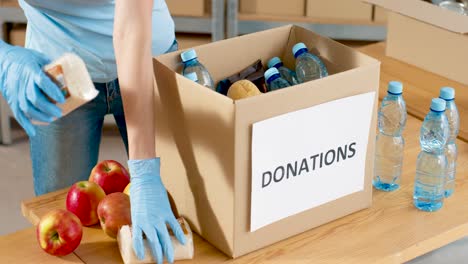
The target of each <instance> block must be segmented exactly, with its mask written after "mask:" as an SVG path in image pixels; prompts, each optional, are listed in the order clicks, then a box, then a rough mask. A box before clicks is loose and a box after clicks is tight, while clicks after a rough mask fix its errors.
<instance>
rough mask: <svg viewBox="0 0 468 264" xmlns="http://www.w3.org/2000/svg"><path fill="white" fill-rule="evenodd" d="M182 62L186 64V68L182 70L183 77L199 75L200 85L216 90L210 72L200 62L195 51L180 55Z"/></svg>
mask: <svg viewBox="0 0 468 264" xmlns="http://www.w3.org/2000/svg"><path fill="white" fill-rule="evenodd" d="M180 57H181V58H182V62H183V63H184V68H183V70H182V75H184V76H187V74H189V73H191V72H194V73H196V74H197V78H198V81H197V82H198V83H199V84H201V85H203V86H205V87H208V88H210V89H212V90H214V89H215V88H214V83H213V78H212V77H211V75H210V73H209V72H208V70H207V69H206V68H205V66H203V64H201V63H200V62H199V61H198V57H197V53H196V52H195V50H193V49H190V50H187V51H185V52H182V53H181V54H180Z"/></svg>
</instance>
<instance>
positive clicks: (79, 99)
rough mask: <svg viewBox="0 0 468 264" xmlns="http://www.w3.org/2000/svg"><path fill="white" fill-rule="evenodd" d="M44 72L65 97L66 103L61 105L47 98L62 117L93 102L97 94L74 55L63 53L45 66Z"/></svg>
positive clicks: (84, 69) (82, 65)
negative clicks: (58, 109) (60, 110)
mask: <svg viewBox="0 0 468 264" xmlns="http://www.w3.org/2000/svg"><path fill="white" fill-rule="evenodd" d="M44 71H45V73H46V74H47V75H48V76H49V78H51V79H52V81H53V82H54V83H55V84H57V86H58V87H59V89H60V90H61V91H62V93H63V95H64V96H65V99H66V101H65V103H63V104H57V103H56V102H54V101H53V100H52V99H51V98H49V100H50V101H51V102H53V103H56V104H57V106H58V107H60V108H61V109H62V116H65V115H67V114H68V113H70V112H72V111H73V110H75V109H76V108H78V107H80V106H82V105H83V104H85V103H87V102H89V101H91V100H93V99H94V98H95V97H96V96H97V95H98V93H99V92H98V91H97V90H96V88H95V87H94V84H93V81H92V80H91V77H90V75H89V73H88V70H87V69H86V65H85V63H84V62H83V60H82V59H81V58H80V57H78V56H77V55H75V54H72V53H65V54H64V55H62V56H61V57H60V58H58V59H57V60H55V61H53V62H52V63H50V64H48V65H46V66H45V67H44Z"/></svg>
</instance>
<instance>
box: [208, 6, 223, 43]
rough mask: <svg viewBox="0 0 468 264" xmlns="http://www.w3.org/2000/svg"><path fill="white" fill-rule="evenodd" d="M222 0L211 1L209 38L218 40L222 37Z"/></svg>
mask: <svg viewBox="0 0 468 264" xmlns="http://www.w3.org/2000/svg"><path fill="white" fill-rule="evenodd" d="M224 6H225V1H224V0H212V1H211V30H212V33H211V39H212V41H218V40H222V39H224V13H225V8H224Z"/></svg>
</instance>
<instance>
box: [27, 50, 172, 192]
mask: <svg viewBox="0 0 468 264" xmlns="http://www.w3.org/2000/svg"><path fill="white" fill-rule="evenodd" d="M177 48H178V45H177V41H174V44H173V45H172V47H171V48H170V49H169V50H168V51H167V52H172V51H176V50H177ZM94 85H95V87H96V89H97V90H98V91H99V95H98V96H97V97H96V98H95V99H94V100H92V101H91V102H89V103H87V104H85V105H83V106H81V107H79V108H78V109H76V110H75V111H73V112H71V113H70V114H68V115H66V116H64V117H62V118H60V119H58V120H56V121H54V122H52V123H51V124H49V125H47V126H36V135H35V136H34V137H31V138H30V150H31V160H32V167H33V179H34V192H35V193H36V195H41V194H44V193H48V192H52V191H55V190H58V189H62V188H65V187H69V186H71V185H72V184H74V183H75V182H77V181H82V180H87V179H88V178H89V174H90V172H91V170H92V169H93V167H94V166H95V165H96V164H97V161H98V155H99V145H100V143H101V133H102V125H103V122H104V116H105V115H107V114H112V115H114V118H115V121H116V123H117V126H118V128H119V132H120V135H121V136H122V140H123V143H124V145H125V148H126V150H127V153H128V140H127V127H126V124H125V115H124V109H123V104H122V98H121V96H120V87H119V82H118V80H114V81H111V82H108V83H95V84H94Z"/></svg>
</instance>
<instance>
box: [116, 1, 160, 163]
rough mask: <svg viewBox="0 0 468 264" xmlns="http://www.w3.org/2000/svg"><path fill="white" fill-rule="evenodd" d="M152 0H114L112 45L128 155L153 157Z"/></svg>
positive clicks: (133, 157)
mask: <svg viewBox="0 0 468 264" xmlns="http://www.w3.org/2000/svg"><path fill="white" fill-rule="evenodd" d="M152 9H153V0H138V1H132V0H117V1H116V7H115V21H114V49H115V57H116V60H117V71H118V77H119V84H120V92H121V94H122V98H123V104H124V112H125V121H126V123H127V134H128V147H129V157H130V159H148V158H154V157H155V156H156V155H155V141H154V138H155V137H154V113H153V111H152V109H153V103H154V99H153V63H152V54H151V45H152V43H151V40H152V37H151V32H152V30H151V29H152V28H151V26H152V22H151V21H152Z"/></svg>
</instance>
